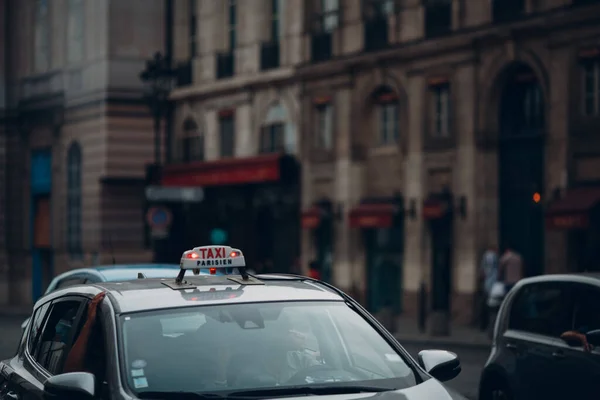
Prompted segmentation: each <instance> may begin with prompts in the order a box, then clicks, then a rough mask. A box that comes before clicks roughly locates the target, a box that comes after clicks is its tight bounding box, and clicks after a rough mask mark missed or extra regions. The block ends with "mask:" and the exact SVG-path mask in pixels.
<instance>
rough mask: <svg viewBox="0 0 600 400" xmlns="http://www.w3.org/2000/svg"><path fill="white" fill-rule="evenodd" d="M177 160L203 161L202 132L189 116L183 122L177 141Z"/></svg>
mask: <svg viewBox="0 0 600 400" xmlns="http://www.w3.org/2000/svg"><path fill="white" fill-rule="evenodd" d="M177 161H179V162H192V161H204V134H203V133H202V130H201V129H200V128H199V127H198V124H197V123H196V121H194V120H193V119H191V118H188V119H186V120H185V121H184V122H183V132H182V135H181V136H180V137H179V140H178V143H177Z"/></svg>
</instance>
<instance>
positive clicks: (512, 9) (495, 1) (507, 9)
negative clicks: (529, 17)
mask: <svg viewBox="0 0 600 400" xmlns="http://www.w3.org/2000/svg"><path fill="white" fill-rule="evenodd" d="M524 14H525V0H492V19H493V21H494V22H495V23H497V24H501V23H504V22H509V21H514V20H515V19H518V18H520V17H522V16H523V15H524Z"/></svg>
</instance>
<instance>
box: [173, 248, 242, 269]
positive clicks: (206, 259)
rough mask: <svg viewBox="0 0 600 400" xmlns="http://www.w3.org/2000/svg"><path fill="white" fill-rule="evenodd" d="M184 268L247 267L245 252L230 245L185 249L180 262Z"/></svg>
mask: <svg viewBox="0 0 600 400" xmlns="http://www.w3.org/2000/svg"><path fill="white" fill-rule="evenodd" d="M179 266H180V268H181V269H182V270H189V269H191V270H197V269H203V268H211V269H212V268H234V267H245V266H246V259H245V258H244V254H243V253H242V252H241V251H240V250H238V249H234V248H232V247H229V246H202V247H195V248H193V249H192V250H188V251H185V252H184V253H183V255H182V256H181V263H180V264H179Z"/></svg>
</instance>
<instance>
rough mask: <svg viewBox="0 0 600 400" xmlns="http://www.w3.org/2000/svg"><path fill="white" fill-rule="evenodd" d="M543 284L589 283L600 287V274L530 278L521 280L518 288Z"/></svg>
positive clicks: (583, 273)
mask: <svg viewBox="0 0 600 400" xmlns="http://www.w3.org/2000/svg"><path fill="white" fill-rule="evenodd" d="M543 282H573V283H587V284H592V285H597V286H600V273H598V272H582V273H573V274H548V275H538V276H533V277H530V278H524V279H521V280H520V281H519V282H518V283H517V286H524V285H529V284H533V283H543Z"/></svg>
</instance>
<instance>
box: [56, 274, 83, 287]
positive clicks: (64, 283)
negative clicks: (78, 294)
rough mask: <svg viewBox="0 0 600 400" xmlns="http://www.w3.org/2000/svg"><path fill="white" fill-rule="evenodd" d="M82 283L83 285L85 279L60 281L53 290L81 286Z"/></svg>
mask: <svg viewBox="0 0 600 400" xmlns="http://www.w3.org/2000/svg"><path fill="white" fill-rule="evenodd" d="M83 283H85V278H83V277H77V278H65V279H62V280H60V281H59V282H58V284H57V285H56V288H55V290H57V289H62V288H66V287H69V286H75V285H81V284H83Z"/></svg>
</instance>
